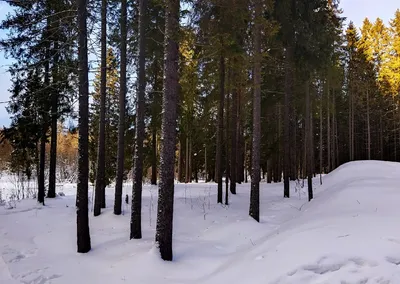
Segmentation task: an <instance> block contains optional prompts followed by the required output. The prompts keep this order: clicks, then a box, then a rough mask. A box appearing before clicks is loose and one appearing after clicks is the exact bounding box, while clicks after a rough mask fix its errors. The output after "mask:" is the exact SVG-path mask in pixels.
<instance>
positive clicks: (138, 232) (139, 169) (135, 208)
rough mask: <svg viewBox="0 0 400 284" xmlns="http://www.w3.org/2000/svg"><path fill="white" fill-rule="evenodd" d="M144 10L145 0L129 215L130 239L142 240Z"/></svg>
mask: <svg viewBox="0 0 400 284" xmlns="http://www.w3.org/2000/svg"><path fill="white" fill-rule="evenodd" d="M146 10H147V0H140V1H139V75H138V79H139V89H138V96H137V107H136V139H135V141H136V144H135V154H134V155H135V156H134V161H133V188H132V213H131V233H130V238H131V239H141V238H142V182H143V141H144V136H145V125H144V112H145V104H144V103H145V101H144V100H145V91H146V57H145V56H146V55H145V48H146V45H145V44H146V34H145V32H146Z"/></svg>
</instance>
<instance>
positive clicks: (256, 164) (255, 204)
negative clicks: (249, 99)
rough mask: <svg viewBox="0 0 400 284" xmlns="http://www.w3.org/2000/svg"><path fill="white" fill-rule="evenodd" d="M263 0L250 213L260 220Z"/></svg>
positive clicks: (256, 65) (256, 70)
mask: <svg viewBox="0 0 400 284" xmlns="http://www.w3.org/2000/svg"><path fill="white" fill-rule="evenodd" d="M261 17H262V3H261V0H255V31H254V97H253V143H252V147H253V148H252V149H253V150H252V155H253V156H252V159H251V164H252V165H251V191H250V209H249V215H250V216H251V217H253V218H254V220H256V221H257V222H260V152H261Z"/></svg>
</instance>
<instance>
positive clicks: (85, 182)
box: [76, 0, 91, 253]
mask: <svg viewBox="0 0 400 284" xmlns="http://www.w3.org/2000/svg"><path fill="white" fill-rule="evenodd" d="M86 19H87V0H79V1H78V28H79V35H78V59H79V69H78V70H79V122H78V123H79V142H78V144H79V150H78V151H79V159H78V184H77V191H76V227H77V245H78V252H79V253H86V252H88V251H90V249H91V245H90V232H89V208H88V186H89V151H88V149H89V147H88V145H89V77H88V72H89V68H88V50H87V26H86Z"/></svg>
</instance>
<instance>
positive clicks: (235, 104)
mask: <svg viewBox="0 0 400 284" xmlns="http://www.w3.org/2000/svg"><path fill="white" fill-rule="evenodd" d="M235 62H236V61H235V60H234V63H235ZM233 68H236V64H234V67H233ZM233 74H234V79H235V82H233V84H234V87H233V91H232V110H231V163H230V167H231V169H230V181H231V184H230V191H231V193H232V194H236V157H237V144H236V142H237V138H236V136H237V123H238V121H237V120H238V119H237V109H238V87H237V86H236V85H237V84H238V83H237V82H236V80H237V79H238V72H237V71H235V70H233Z"/></svg>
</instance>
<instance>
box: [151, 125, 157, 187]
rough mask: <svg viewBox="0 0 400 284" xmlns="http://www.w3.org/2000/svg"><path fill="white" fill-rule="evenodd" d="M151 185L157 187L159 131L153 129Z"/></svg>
mask: <svg viewBox="0 0 400 284" xmlns="http://www.w3.org/2000/svg"><path fill="white" fill-rule="evenodd" d="M151 146H152V151H151V184H152V185H157V130H156V129H155V128H153V130H152V137H151Z"/></svg>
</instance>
